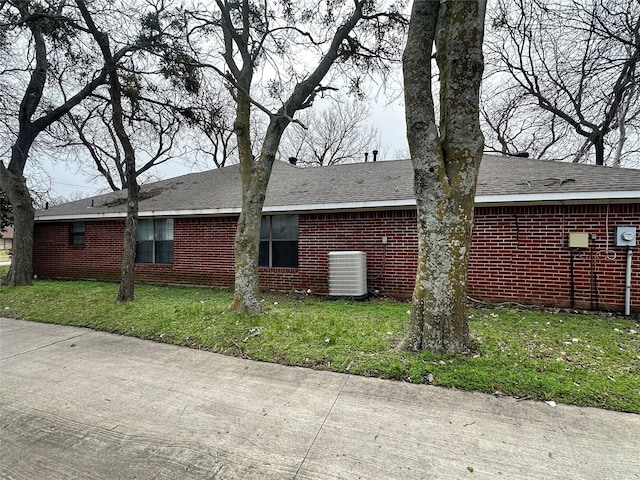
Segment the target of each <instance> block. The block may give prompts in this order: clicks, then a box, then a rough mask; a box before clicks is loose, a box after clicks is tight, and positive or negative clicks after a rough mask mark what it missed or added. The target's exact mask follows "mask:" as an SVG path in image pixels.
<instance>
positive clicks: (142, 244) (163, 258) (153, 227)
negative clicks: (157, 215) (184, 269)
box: [136, 218, 173, 263]
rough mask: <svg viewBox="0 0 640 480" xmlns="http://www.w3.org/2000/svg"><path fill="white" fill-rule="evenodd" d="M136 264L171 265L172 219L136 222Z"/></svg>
mask: <svg viewBox="0 0 640 480" xmlns="http://www.w3.org/2000/svg"><path fill="white" fill-rule="evenodd" d="M136 262H137V263H173V219H172V218H163V219H144V220H139V221H138V242H137V243H136Z"/></svg>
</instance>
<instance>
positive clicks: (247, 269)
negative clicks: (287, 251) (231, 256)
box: [230, 202, 262, 315]
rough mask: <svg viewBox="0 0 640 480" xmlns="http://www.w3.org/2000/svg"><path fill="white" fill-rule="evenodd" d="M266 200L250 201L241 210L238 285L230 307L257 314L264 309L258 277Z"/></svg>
mask: <svg viewBox="0 0 640 480" xmlns="http://www.w3.org/2000/svg"><path fill="white" fill-rule="evenodd" d="M261 218H262V203H260V202H247V204H245V207H243V209H242V212H241V213H240V218H239V219H238V227H237V229H236V238H235V245H234V249H235V289H234V292H233V302H232V303H231V306H230V309H231V310H233V311H235V312H239V313H243V312H246V313H249V314H251V315H257V314H259V313H261V312H262V306H261V305H260V298H259V292H260V285H259V278H258V250H259V247H260V221H261Z"/></svg>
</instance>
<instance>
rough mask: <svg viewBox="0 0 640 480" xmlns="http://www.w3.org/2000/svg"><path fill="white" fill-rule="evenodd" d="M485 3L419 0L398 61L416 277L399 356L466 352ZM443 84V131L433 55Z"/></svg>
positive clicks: (479, 153)
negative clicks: (408, 352)
mask: <svg viewBox="0 0 640 480" xmlns="http://www.w3.org/2000/svg"><path fill="white" fill-rule="evenodd" d="M484 9H485V4H484V2H482V1H479V2H471V1H463V0H459V1H452V2H445V3H440V2H434V1H431V0H422V1H421V0H416V1H414V4H413V10H412V13H411V23H410V26H409V33H408V38H407V46H406V48H405V52H404V56H403V72H404V87H405V104H406V120H407V139H408V142H409V149H410V151H411V160H412V162H413V167H414V191H415V196H416V205H417V217H418V269H417V274H416V285H415V288H414V293H413V299H412V312H411V320H410V324H409V328H408V329H407V333H406V335H405V337H404V339H403V340H402V342H401V343H400V345H399V346H398V348H399V349H410V350H414V351H420V350H424V349H428V350H431V351H432V352H439V351H447V352H458V353H459V352H464V351H465V350H466V349H467V348H468V343H469V329H468V324H467V307H466V302H467V264H468V258H469V248H470V245H471V232H472V228H473V208H474V197H475V191H476V180H477V175H478V171H479V168H480V159H481V158H482V148H483V144H484V138H483V136H482V133H481V131H480V121H479V88H480V80H481V78H482V70H483V59H482V38H483V22H484ZM434 44H435V45H436V47H437V54H436V59H437V63H438V70H439V76H440V116H439V117H440V124H439V126H438V124H437V123H436V116H435V109H434V101H433V92H432V87H431V82H432V70H431V54H432V51H433V46H434Z"/></svg>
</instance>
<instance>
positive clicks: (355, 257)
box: [329, 252, 367, 298]
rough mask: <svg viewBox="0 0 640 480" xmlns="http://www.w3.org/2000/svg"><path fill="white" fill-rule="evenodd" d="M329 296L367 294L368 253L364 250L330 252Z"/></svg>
mask: <svg viewBox="0 0 640 480" xmlns="http://www.w3.org/2000/svg"><path fill="white" fill-rule="evenodd" d="M329 296H331V297H353V298H365V297H366V296H367V255H366V253H364V252H330V253H329Z"/></svg>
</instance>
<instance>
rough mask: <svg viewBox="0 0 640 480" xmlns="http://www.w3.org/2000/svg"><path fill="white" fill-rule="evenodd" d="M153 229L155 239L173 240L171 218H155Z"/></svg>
mask: <svg viewBox="0 0 640 480" xmlns="http://www.w3.org/2000/svg"><path fill="white" fill-rule="evenodd" d="M154 231H155V239H156V240H173V219H172V218H166V219H162V220H156V221H155V222H154Z"/></svg>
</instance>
